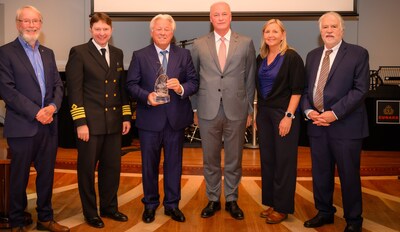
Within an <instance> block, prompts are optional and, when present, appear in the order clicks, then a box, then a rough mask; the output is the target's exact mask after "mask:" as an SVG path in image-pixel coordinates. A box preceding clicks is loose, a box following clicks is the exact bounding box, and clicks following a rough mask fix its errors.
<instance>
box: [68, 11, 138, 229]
mask: <svg viewBox="0 0 400 232" xmlns="http://www.w3.org/2000/svg"><path fill="white" fill-rule="evenodd" d="M90 32H91V34H92V38H91V39H90V41H89V42H88V43H85V44H82V45H79V46H76V47H73V48H72V49H71V51H70V54H69V59H68V63H67V66H66V77H67V88H68V98H69V104H70V106H71V114H72V119H73V121H74V124H75V127H76V132H77V148H78V167H77V169H78V187H79V195H80V197H81V202H82V208H83V215H84V216H85V220H86V222H87V223H88V224H89V225H90V226H93V227H97V228H102V227H104V223H103V221H102V219H101V218H100V217H99V216H98V212H97V201H96V191H95V187H94V185H95V173H94V171H95V169H96V166H97V168H98V189H99V197H100V216H101V217H108V218H111V219H113V220H116V221H122V222H124V221H127V220H128V217H127V216H126V215H124V214H123V213H121V212H119V211H118V200H117V192H118V187H119V176H120V171H121V140H122V135H124V134H127V133H128V132H129V130H130V127H131V124H130V120H131V115H132V113H131V109H130V105H129V100H128V95H127V93H126V90H125V88H124V85H125V73H124V68H123V53H122V50H120V49H118V48H116V47H114V46H112V45H110V44H109V43H108V42H109V40H110V38H111V35H112V22H111V18H110V17H109V16H108V15H107V14H105V13H95V14H94V15H93V16H92V18H91V19H90Z"/></svg>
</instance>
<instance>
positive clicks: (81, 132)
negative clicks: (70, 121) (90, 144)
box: [76, 125, 89, 142]
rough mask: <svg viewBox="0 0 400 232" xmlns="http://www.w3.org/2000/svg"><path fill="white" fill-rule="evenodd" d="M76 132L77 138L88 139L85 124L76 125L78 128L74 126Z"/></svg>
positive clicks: (87, 128) (87, 129) (85, 140)
mask: <svg viewBox="0 0 400 232" xmlns="http://www.w3.org/2000/svg"><path fill="white" fill-rule="evenodd" d="M76 133H77V135H78V139H80V140H82V141H84V142H87V141H89V127H88V126H87V125H83V126H78V128H76Z"/></svg>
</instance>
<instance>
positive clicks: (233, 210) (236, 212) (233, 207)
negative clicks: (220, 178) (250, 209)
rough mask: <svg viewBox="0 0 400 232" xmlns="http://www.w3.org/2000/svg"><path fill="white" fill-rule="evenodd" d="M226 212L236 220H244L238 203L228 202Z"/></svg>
mask: <svg viewBox="0 0 400 232" xmlns="http://www.w3.org/2000/svg"><path fill="white" fill-rule="evenodd" d="M225 210H226V211H228V212H229V213H230V214H231V216H232V217H233V218H234V219H236V220H242V219H243V218H244V214H243V211H242V210H241V209H240V208H239V206H238V204H237V202H236V201H228V202H226V203H225Z"/></svg>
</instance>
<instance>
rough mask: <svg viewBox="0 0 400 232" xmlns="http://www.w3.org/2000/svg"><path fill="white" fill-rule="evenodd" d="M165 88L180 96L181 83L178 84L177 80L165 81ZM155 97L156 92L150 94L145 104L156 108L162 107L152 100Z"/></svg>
mask: <svg viewBox="0 0 400 232" xmlns="http://www.w3.org/2000/svg"><path fill="white" fill-rule="evenodd" d="M167 88H168V89H172V90H173V91H175V93H176V94H178V95H180V94H182V88H181V83H180V82H179V80H178V79H177V78H170V79H168V80H167ZM156 96H157V93H156V92H151V93H150V94H149V95H148V96H147V102H148V103H149V104H150V105H152V106H158V105H162V104H164V103H159V102H156V101H155V100H154V99H155V97H156Z"/></svg>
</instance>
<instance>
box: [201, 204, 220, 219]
mask: <svg viewBox="0 0 400 232" xmlns="http://www.w3.org/2000/svg"><path fill="white" fill-rule="evenodd" d="M218 210H221V203H220V202H219V201H209V202H208V204H207V206H206V207H205V208H204V209H203V210H202V211H201V217H202V218H208V217H211V216H213V215H214V214H215V212H217V211H218Z"/></svg>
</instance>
